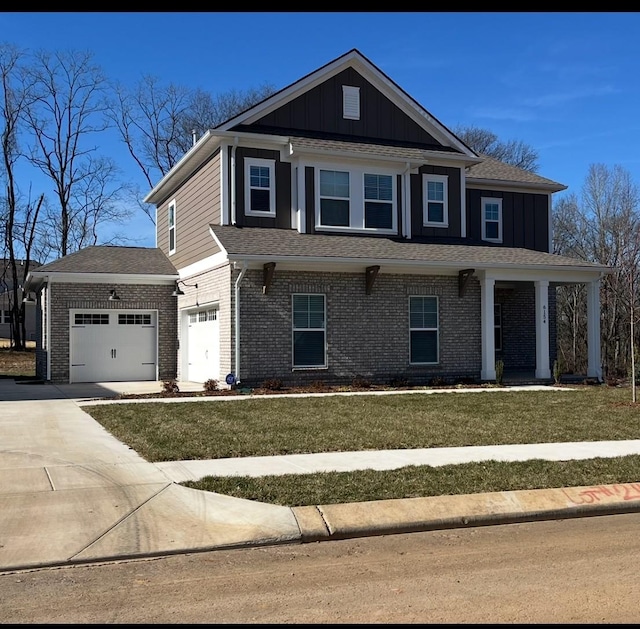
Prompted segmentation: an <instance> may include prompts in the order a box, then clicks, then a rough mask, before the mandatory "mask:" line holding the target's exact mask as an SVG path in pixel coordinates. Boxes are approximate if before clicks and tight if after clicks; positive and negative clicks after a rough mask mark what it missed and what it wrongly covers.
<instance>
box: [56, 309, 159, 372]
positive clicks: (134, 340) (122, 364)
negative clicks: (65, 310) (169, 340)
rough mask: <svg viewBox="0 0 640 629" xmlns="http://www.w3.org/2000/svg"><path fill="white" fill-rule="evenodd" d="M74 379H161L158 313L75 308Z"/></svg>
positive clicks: (71, 341)
mask: <svg viewBox="0 0 640 629" xmlns="http://www.w3.org/2000/svg"><path fill="white" fill-rule="evenodd" d="M69 316H70V329H69V354H70V373H69V381H70V382H116V381H120V382H123V381H127V380H132V381H135V380H156V379H157V375H156V374H157V358H156V356H157V342H158V334H157V313H156V312H155V311H148V310H71V311H69Z"/></svg>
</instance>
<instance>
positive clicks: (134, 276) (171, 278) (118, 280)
mask: <svg viewBox="0 0 640 629" xmlns="http://www.w3.org/2000/svg"><path fill="white" fill-rule="evenodd" d="M30 275H31V277H32V279H33V281H34V282H35V281H39V283H42V282H43V281H46V282H49V283H50V284H62V283H64V284H171V283H173V282H175V281H176V280H177V279H179V275H178V274H177V273H176V274H175V275H156V274H153V275H151V274H144V273H65V272H55V271H51V272H49V273H37V272H34V273H33V274H30Z"/></svg>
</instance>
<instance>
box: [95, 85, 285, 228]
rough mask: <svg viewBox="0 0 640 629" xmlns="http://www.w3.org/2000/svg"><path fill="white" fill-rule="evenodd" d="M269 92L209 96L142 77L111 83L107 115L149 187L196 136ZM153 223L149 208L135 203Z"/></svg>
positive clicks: (267, 89) (267, 87)
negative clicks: (132, 82)
mask: <svg viewBox="0 0 640 629" xmlns="http://www.w3.org/2000/svg"><path fill="white" fill-rule="evenodd" d="M274 92H275V88H273V87H272V86H271V85H269V84H265V85H262V86H261V87H258V88H252V89H248V90H246V91H236V90H232V91H230V92H227V93H225V94H221V95H218V96H215V97H214V96H211V95H210V94H208V93H207V92H204V91H202V90H200V89H197V90H192V89H190V88H187V87H184V86H180V85H176V84H174V83H169V84H168V85H163V84H162V83H161V82H160V80H159V79H158V78H156V77H153V76H148V75H147V76H144V77H143V78H142V79H141V80H140V81H139V82H138V84H137V85H136V86H135V87H134V88H133V89H128V88H125V87H123V86H121V85H117V86H116V87H115V88H114V93H115V98H114V99H113V100H112V102H111V103H110V105H109V108H108V112H107V114H108V116H109V118H110V119H111V120H112V121H113V123H114V125H115V127H116V128H117V130H118V132H119V134H120V137H121V139H122V140H123V142H124V143H125V145H126V147H127V150H128V151H129V154H130V155H131V157H132V158H133V160H134V162H135V163H136V164H137V165H138V167H139V169H140V171H141V173H142V176H143V177H144V179H145V181H146V183H147V185H148V186H149V188H152V187H153V186H154V185H155V183H156V181H157V180H158V179H160V178H162V177H163V176H164V175H166V174H167V173H168V172H169V171H170V170H171V168H172V167H173V166H174V165H175V164H176V163H177V162H178V161H179V160H180V158H182V156H183V155H184V154H185V153H186V152H187V151H188V150H189V149H190V148H191V147H192V146H193V143H194V135H195V137H196V138H197V137H200V136H201V135H202V134H203V133H204V132H205V131H207V130H208V129H211V128H214V127H216V126H218V125H219V124H221V123H222V122H224V121H225V120H227V119H228V118H231V117H233V116H234V115H237V114H238V113H240V112H242V111H243V110H245V109H247V108H249V107H251V106H252V105H255V104H256V103H257V102H259V101H261V100H263V99H264V98H267V97H268V96H270V95H271V94H273V93H274ZM140 208H141V209H142V210H143V211H144V213H145V214H146V215H147V216H148V217H149V218H150V219H151V221H152V222H154V223H155V219H154V212H155V208H153V207H151V206H149V207H146V206H145V204H143V203H140Z"/></svg>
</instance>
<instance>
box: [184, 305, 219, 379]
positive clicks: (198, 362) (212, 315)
mask: <svg viewBox="0 0 640 629" xmlns="http://www.w3.org/2000/svg"><path fill="white" fill-rule="evenodd" d="M187 335H188V338H187V360H188V380H190V381H191V382H206V381H207V380H210V379H213V380H218V379H219V377H220V331H219V326H218V309H217V308H208V309H203V310H199V311H197V312H190V313H189V315H188V328H187Z"/></svg>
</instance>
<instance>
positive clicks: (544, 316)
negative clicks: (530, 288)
mask: <svg viewBox="0 0 640 629" xmlns="http://www.w3.org/2000/svg"><path fill="white" fill-rule="evenodd" d="M546 322H547V307H546V306H542V323H546Z"/></svg>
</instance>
